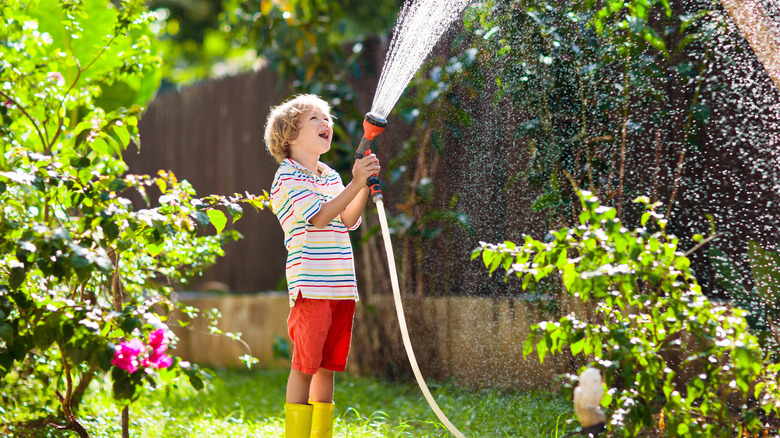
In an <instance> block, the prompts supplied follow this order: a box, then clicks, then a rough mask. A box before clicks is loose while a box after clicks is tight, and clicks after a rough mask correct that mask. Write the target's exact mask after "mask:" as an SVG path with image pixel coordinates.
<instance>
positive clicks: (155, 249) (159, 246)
mask: <svg viewBox="0 0 780 438" xmlns="http://www.w3.org/2000/svg"><path fill="white" fill-rule="evenodd" d="M164 247H165V243H164V242H160V243H153V242H147V243H146V246H145V248H146V252H148V253H149V255H150V256H152V257H157V254H160V253H161V252H162V250H163V248H164Z"/></svg>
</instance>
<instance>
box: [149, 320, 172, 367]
mask: <svg viewBox="0 0 780 438" xmlns="http://www.w3.org/2000/svg"><path fill="white" fill-rule="evenodd" d="M166 333H167V331H166V330H165V329H157V330H153V331H152V332H151V333H149V346H150V347H152V354H150V355H149V359H148V360H147V361H146V363H147V364H148V365H146V366H151V367H154V368H157V369H160V368H168V367H170V366H171V365H173V359H171V357H170V356H168V355H167V354H165V351H166V350H167V349H168V340H167V339H166V337H165V335H166Z"/></svg>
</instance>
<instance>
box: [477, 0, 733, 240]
mask: <svg viewBox="0 0 780 438" xmlns="http://www.w3.org/2000/svg"><path fill="white" fill-rule="evenodd" d="M716 8H717V6H716V4H715V3H706V2H700V3H697V4H695V5H693V4H682V2H676V3H670V2H669V1H667V0H651V1H646V0H632V1H627V2H623V1H607V2H597V1H595V0H589V1H584V2H564V3H550V2H546V1H526V2H520V3H517V2H506V1H501V0H496V1H491V2H487V3H485V4H484V5H483V6H482V7H475V8H472V9H471V15H470V16H468V17H467V18H466V20H465V25H466V28H467V30H468V31H469V32H472V33H473V34H474V35H475V36H476V38H474V39H473V40H472V41H473V42H472V45H473V47H475V48H478V49H479V60H480V62H481V64H482V65H486V66H495V67H493V68H494V69H495V70H494V71H495V73H494V74H493V76H492V79H493V80H494V81H495V87H494V90H495V91H494V94H493V98H494V100H495V101H509V102H511V104H512V106H513V107H514V108H516V109H518V110H519V111H521V112H522V113H524V114H523V118H524V120H523V122H522V123H518V124H517V125H516V129H515V135H516V138H522V139H525V141H526V142H527V145H528V148H527V151H528V155H529V159H530V163H529V166H528V168H527V170H526V171H524V173H523V174H521V175H517V177H522V178H525V179H527V180H528V181H529V182H530V183H531V184H532V187H534V188H536V189H538V190H539V191H540V194H539V195H538V197H537V199H536V201H535V202H534V204H533V207H534V208H535V209H536V210H538V211H549V212H550V213H551V224H550V226H557V225H558V224H569V223H576V218H574V217H573V216H571V215H570V214H569V212H571V211H572V205H576V203H577V196H576V190H575V188H574V187H573V186H570V185H567V184H562V182H564V181H566V179H565V177H566V174H568V175H571V176H573V178H574V180H575V181H576V183H577V184H578V185H579V186H582V187H588V188H589V189H590V190H591V191H592V192H594V193H596V194H597V195H598V196H599V197H600V198H601V199H603V200H606V201H608V202H610V203H611V204H612V205H615V206H616V207H617V212H618V216H619V217H621V218H623V211H622V210H623V204H624V200H627V199H633V198H634V197H636V196H638V194H639V193H642V192H645V193H651V194H652V196H651V198H652V200H653V201H654V202H655V201H656V200H660V199H662V198H663V197H667V199H668V204H669V206H668V210H667V215H668V213H669V212H670V211H671V208H672V204H673V203H674V200H675V197H676V194H677V187H678V185H679V183H680V177H681V171H682V168H683V165H684V164H685V159H686V152H687V156H688V157H690V149H695V148H697V147H699V145H700V144H701V140H700V139H699V137H698V133H699V131H700V130H701V127H702V126H703V124H704V123H705V122H706V119H707V118H708V117H709V110H708V109H707V108H706V106H703V105H702V103H701V99H700V94H701V91H702V82H703V79H704V77H705V75H706V74H707V73H706V66H707V63H708V61H709V58H711V56H712V55H711V53H710V52H709V50H710V48H709V46H708V45H707V43H706V42H707V41H708V40H711V39H712V37H713V34H714V32H715V30H716V29H717V28H718V26H720V25H721V24H722V21H723V16H722V15H719V14H717V13H716ZM662 145H663V146H662ZM662 147H663V148H668V149H670V150H671V151H673V154H674V155H676V157H675V158H676V159H672V160H669V158H672V157H668V156H667V155H666V154H663V156H661V157H660V158H659V156H658V150H659V148H662ZM647 149H651V150H652V149H655V155H656V158H655V162H653V163H652V165H653V166H654V167H655V168H658V170H656V171H655V173H654V175H650V177H648V178H645V180H644V182H642V181H638V182H634V183H631V184H627V178H629V175H628V174H629V173H632V172H630V171H628V172H627V169H628V167H630V166H631V165H632V164H631V163H632V162H636V160H637V159H639V158H638V157H639V154H647V152H645V151H647ZM650 156H651V157H652V155H650ZM659 159H660V162H659ZM667 160H668V161H667ZM648 164H649V160H648ZM660 166H674V167H675V168H676V169H675V172H669V173H668V174H667V172H660V169H661V167H660ZM510 183H511V178H510ZM640 184H644V185H645V186H646V187H640V186H639V185H640ZM664 187H668V188H669V189H666V190H664ZM575 210H576V209H575Z"/></svg>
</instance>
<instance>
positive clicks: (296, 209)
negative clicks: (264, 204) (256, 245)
mask: <svg viewBox="0 0 780 438" xmlns="http://www.w3.org/2000/svg"><path fill="white" fill-rule="evenodd" d="M317 166H318V169H319V170H320V173H321V176H318V175H315V174H314V173H313V172H311V171H310V170H309V169H307V168H305V167H304V166H303V165H301V164H300V163H298V162H297V161H294V160H292V159H290V158H287V159H285V160H284V161H283V162H282V164H281V165H279V170H277V171H276V176H274V182H273V185H272V186H271V207H272V209H273V212H274V214H276V217H277V218H278V219H279V223H280V224H281V225H282V230H283V231H284V245H285V247H286V248H287V269H286V271H287V292H288V293H289V294H290V307H292V306H294V305H295V299H296V298H297V297H298V291H300V292H301V296H303V297H304V298H317V299H329V300H355V301H357V299H358V293H357V282H356V281H355V264H354V260H353V257H352V244H351V243H350V241H349V230H354V229H356V228H357V227H358V226H359V225H360V220H358V222H357V223H356V224H355V226H354V227H352V228H349V229H348V228H347V227H346V226H345V225H344V223H343V222H342V221H341V217H340V216H336V218H335V219H333V220H332V221H331V222H330V223H329V224H328V225H326V226H325V227H323V228H317V227H315V226H314V225H312V224H311V223H309V220H311V218H312V217H313V216H314V215H315V214H317V212H319V211H320V208H321V205H322V203H323V202H326V201H329V200H331V199H333V198H335V197H336V196H337V195H338V194H339V193H341V191H342V190H344V183H342V182H341V177H340V176H339V174H338V173H336V171H334V170H333V169H331V168H330V167H328V166H327V165H325V164H324V163H321V162H318V163H317Z"/></svg>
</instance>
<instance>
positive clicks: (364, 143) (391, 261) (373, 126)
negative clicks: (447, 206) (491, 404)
mask: <svg viewBox="0 0 780 438" xmlns="http://www.w3.org/2000/svg"><path fill="white" fill-rule="evenodd" d="M385 127H387V120H386V119H385V118H384V117H382V116H381V115H379V114H377V113H376V112H369V113H367V114H366V116H365V118H364V119H363V138H362V139H361V140H360V144H359V145H358V148H357V151H355V156H356V157H357V158H358V159H360V158H363V157H365V156H366V155H369V154H371V142H372V141H373V140H374V139H375V138H376V136H377V135H379V134H381V133H382V131H384V130H385ZM367 184H368V186H369V188H370V190H371V198H372V199H373V200H374V204H376V209H377V214H378V216H379V223H380V225H381V228H382V239H383V241H384V243H385V253H386V254H387V267H388V269H389V272H390V284H391V286H392V289H393V300H394V302H395V311H396V314H397V316H398V325H399V326H400V327H401V338H402V339H403V343H404V349H406V356H407V357H408V358H409V363H410V364H411V366H412V372H413V373H414V377H415V379H417V384H418V385H419V386H420V390H421V391H422V393H423V395H424V396H425V400H427V401H428V405H430V407H431V409H432V410H433V412H434V413H435V414H436V417H438V418H439V421H441V422H442V424H444V426H445V427H446V428H447V430H449V431H450V433H452V434H453V435H454V436H456V437H458V438H465V435H463V434H462V433H461V432H460V431H459V430H458V429H457V428H456V427H455V426H454V425H453V424H452V422H450V420H449V419H448V418H447V416H446V415H444V412H442V410H441V408H439V405H438V404H437V403H436V400H434V399H433V395H431V391H430V390H429V389H428V385H426V384H425V379H424V378H423V376H422V373H421V372H420V366H419V365H418V364H417V359H416V358H415V355H414V350H413V349H412V340H411V339H410V337H409V328H408V327H407V326H406V317H405V316H404V305H403V301H402V300H401V288H400V286H399V284H398V272H397V270H396V267H395V255H394V254H393V244H392V241H391V240H390V228H389V227H388V225H387V214H386V213H385V204H384V201H383V200H382V198H383V197H382V190H381V188H380V187H379V179H378V178H377V177H376V175H372V176H370V177H369V178H368V181H367Z"/></svg>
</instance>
